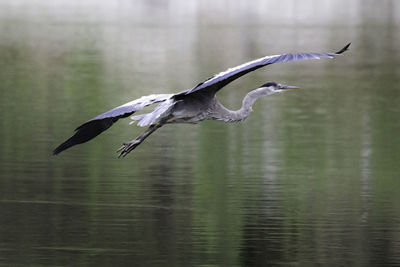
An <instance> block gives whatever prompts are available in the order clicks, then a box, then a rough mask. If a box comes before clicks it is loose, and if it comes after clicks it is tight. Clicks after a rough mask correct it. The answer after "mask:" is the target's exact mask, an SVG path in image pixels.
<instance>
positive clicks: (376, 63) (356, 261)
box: [0, 1, 400, 266]
mask: <svg viewBox="0 0 400 267" xmlns="http://www.w3.org/2000/svg"><path fill="white" fill-rule="evenodd" d="M389 2H390V1H389ZM3 5H4V4H3ZM3 7H4V6H3ZM30 8H32V9H29V8H28V9H27V10H37V9H35V8H34V7H30ZM70 8H72V7H70ZM142 8H143V7H142ZM127 9H128V10H129V8H127ZM2 10H5V9H4V8H3V9H2ZM10 10H11V11H14V12H16V13H13V12H10V13H9V14H8V15H7V13H4V11H2V13H0V14H1V16H0V21H1V23H0V25H1V26H0V80H1V81H2V82H1V83H0V114H1V120H0V121H1V122H0V125H1V127H0V145H1V150H0V170H1V176H0V193H1V198H0V212H1V214H2V216H1V219H0V225H1V227H0V239H1V243H0V251H1V253H0V254H1V256H0V265H1V264H3V265H10V264H14V263H15V264H14V265H29V264H37V265H50V266H54V265H58V266H71V265H94V264H96V265H104V266H107V265H108V266H109V265H111V264H116V263H120V264H119V265H129V264H130V263H132V262H135V263H141V264H142V265H144V264H146V265H163V264H164V265H165V264H167V263H169V264H170V265H173V266H177V265H181V266H192V265H214V266H215V265H229V266H237V265H243V266H250V265H256V264H264V265H266V264H269V263H275V264H281V265H289V264H298V265H302V266H310V265H313V264H320V265H327V266H332V265H354V266H373V265H376V264H378V263H379V264H382V265H385V264H396V263H399V258H398V251H399V249H400V238H399V232H400V229H399V224H398V221H399V218H400V210H399V209H398V203H400V199H399V196H398V194H397V188H399V179H398V174H399V173H400V167H399V165H398V162H399V157H400V156H399V155H400V153H399V151H400V147H399V146H400V145H399V144H400V140H399V138H400V137H399V136H400V135H399V133H400V123H399V120H398V118H399V115H400V114H399V113H400V108H399V105H398V103H399V100H400V93H399V88H398V84H399V81H400V74H399V68H398V66H399V64H398V63H399V58H398V47H397V46H398V45H397V43H396V40H398V37H399V34H398V33H399V31H398V26H397V24H396V17H394V18H393V17H392V19H391V20H393V21H394V22H387V21H383V22H382V21H381V22H379V23H378V22H375V23H371V21H367V22H365V23H364V22H360V24H357V23H358V22H357V21H356V22H354V21H353V20H351V21H350V22H349V23H350V24H349V25H348V26H346V27H345V26H343V25H342V24H335V23H333V24H332V25H331V24H329V23H328V24H323V26H321V25H319V26H318V25H317V26H313V25H311V26H310V25H301V24H300V25H297V23H296V25H287V24H285V25H275V26H274V25H272V26H271V25H270V24H269V23H267V22H265V21H264V22H263V20H261V19H262V18H263V17H258V18H259V19H260V21H259V22H258V23H255V22H254V21H250V22H249V23H243V24H240V26H238V25H237V24H235V23H237V22H235V20H232V21H231V23H230V24H226V23H225V24H218V23H217V22H215V23H214V24H213V23H211V24H210V25H208V24H204V25H197V24H196V23H195V22H192V23H187V22H179V21H172V22H171V21H169V23H167V24H163V23H161V22H160V21H158V22H157V20H155V21H153V22H151V23H149V22H148V21H147V20H146V18H143V20H146V21H147V24H146V23H144V24H143V23H136V22H135V21H132V20H122V21H119V20H118V19H117V20H113V19H115V18H113V17H112V15H110V14H109V15H110V17H109V18H110V20H108V21H107V20H104V19H101V18H103V17H102V16H100V18H97V17H88V18H82V17H79V18H77V17H76V16H74V15H71V16H72V18H70V17H68V18H66V17H62V15H60V16H61V17H60V18H59V20H58V23H54V22H57V20H56V19H55V18H54V17H53V16H52V15H49V14H50V13H51V12H50V13H49V14H47V13H46V9H44V11H43V12H44V13H46V14H47V17H46V16H43V17H42V16H39V17H37V16H35V15H34V14H33V13H32V14H31V13H24V11H21V10H19V11H18V12H22V13H18V12H17V11H15V10H16V9H13V8H11V9H10ZM66 10H69V9H68V8H67V9H66ZM77 10H80V9H79V8H78V9H77ZM144 10H145V8H144V9H143V10H142V12H144V13H145V12H146V11H144ZM161 10H162V9H161ZM368 10H369V9H368ZM38 12H39V11H38ZM121 12H122V11H121ZM132 12H133V11H132ZM254 12H255V11H254ZM368 12H370V11H368ZM152 13H154V14H158V13H157V12H152ZM183 13H184V12H183ZM183 13H182V14H183ZM18 14H19V15H18ZM39 14H40V12H39ZM107 14H108V13H107ZM160 14H164V13H163V12H162V11H160ZM368 14H369V13H368ZM64 16H65V14H64ZM160 16H161V15H160ZM182 16H183V17H184V18H185V19H187V17H185V16H184V15H182ZM171 17H173V16H171ZM255 17H257V16H255ZM96 19H97V20H96ZM120 19H121V18H120ZM164 19H165V18H164ZM363 19H365V18H361V19H360V20H363ZM91 20H92V21H91ZM93 21H96V23H94V22H93ZM161 21H162V19H161ZM371 24H372V26H371ZM365 25H370V26H368V27H367V26H365ZM266 32H273V33H279V34H276V38H275V39H274V40H270V39H268V38H265V33H266ZM16 33H18V34H19V35H16ZM311 33H312V35H313V36H314V35H315V36H320V37H321V38H316V39H320V40H312V41H313V42H311V41H310V38H309V36H310V34H311ZM182 36H184V37H185V38H183V37H182ZM293 36H294V37H293ZM289 37H290V40H292V42H290V43H288V42H287V40H288V38H289ZM349 39H350V40H351V41H353V47H352V49H351V51H349V53H348V54H347V55H346V56H343V57H340V58H337V59H335V60H332V61H328V60H326V61H322V60H321V61H317V62H304V63H294V64H292V65H290V64H286V65H285V64H282V65H279V66H276V67H275V66H271V67H270V68H269V69H268V70H262V71H261V70H260V71H258V72H257V73H254V74H249V75H248V77H246V78H243V79H241V80H240V81H238V82H237V83H234V84H232V86H230V87H229V88H226V89H225V90H223V91H222V92H221V94H220V96H221V99H222V102H223V103H224V104H226V105H227V106H229V107H232V108H235V107H238V105H240V99H241V98H242V97H243V95H244V94H245V93H246V92H247V91H248V90H250V89H252V88H255V87H256V86H258V85H260V84H262V83H264V82H265V81H267V80H276V81H278V82H284V83H287V84H293V85H298V86H300V87H302V88H303V89H301V90H299V91H297V92H295V93H290V94H289V93H288V94H282V95H278V96H273V97H271V98H268V99H263V100H259V101H258V102H257V103H256V105H255V107H254V112H253V114H252V115H251V117H250V118H249V119H248V120H246V121H245V122H243V123H240V124H223V123H220V122H204V123H203V124H200V125H169V126H166V127H163V128H162V129H160V130H159V131H158V132H156V133H155V134H154V135H152V136H151V137H150V138H149V139H148V140H147V141H146V142H145V143H144V144H143V145H141V146H140V147H139V148H138V149H137V150H136V151H135V152H134V153H132V154H131V155H129V157H128V158H126V159H124V160H117V159H116V155H115V154H114V151H115V150H116V149H117V148H118V146H119V145H120V144H121V143H122V142H123V141H127V140H129V139H131V138H133V137H135V136H136V135H138V134H139V133H140V132H141V131H142V130H143V129H138V127H133V126H129V125H128V121H127V120H124V121H121V122H119V123H118V124H116V125H115V126H113V127H112V128H110V129H109V130H108V131H107V132H106V133H104V134H102V135H101V136H99V137H97V138H96V139H95V140H93V142H90V143H88V144H84V145H81V146H77V147H76V148H72V149H71V150H69V151H66V152H65V153H63V154H61V155H59V156H57V157H53V156H52V155H51V151H52V149H53V148H54V147H55V146H56V145H58V144H59V143H60V142H61V141H63V140H64V139H65V138H67V137H68V136H69V135H70V134H72V133H73V129H74V128H75V127H76V126H78V125H79V124H80V123H83V122H84V121H86V120H87V119H90V118H91V117H93V116H96V115H97V114H99V113H101V112H103V111H105V110H107V109H109V108H112V107H114V106H116V105H119V104H121V103H123V102H124V101H125V102H126V101H129V100H131V99H134V98H136V97H139V96H141V95H144V94H150V93H165V92H178V91H180V90H183V89H185V88H187V87H190V86H193V85H194V84H196V83H197V82H200V81H201V80H202V79H204V78H205V77H208V76H209V75H211V74H213V73H214V72H218V71H221V70H224V69H225V68H227V67H230V66H234V65H235V64H238V63H242V62H244V61H246V60H249V59H252V58H254V57H258V56H262V55H265V54H268V53H270V52H271V51H272V52H271V53H276V52H283V51H286V48H287V50H289V51H295V50H300V49H302V48H304V47H308V46H310V50H311V49H316V51H324V50H327V51H329V50H330V49H336V48H337V46H341V45H342V43H343V42H347V40H349ZM314 41H315V42H314ZM325 41H326V42H327V43H324V42H325ZM3 252H5V253H3Z"/></svg>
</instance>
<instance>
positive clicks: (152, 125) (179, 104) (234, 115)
mask: <svg viewBox="0 0 400 267" xmlns="http://www.w3.org/2000/svg"><path fill="white" fill-rule="evenodd" d="M349 46H350V44H347V45H346V46H345V47H343V48H342V49H341V50H339V51H338V52H336V53H295V54H283V55H275V56H267V57H263V58H260V59H256V60H253V61H250V62H247V63H244V64H242V65H239V66H237V67H234V68H230V69H228V70H226V71H223V72H221V73H219V74H216V75H214V76H213V77H211V78H209V79H207V80H205V81H204V82H202V83H200V84H198V85H197V86H195V87H194V88H192V89H188V90H185V91H182V92H180V93H177V94H153V95H149V96H143V97H141V98H139V99H136V100H133V101H131V102H128V103H126V104H123V105H121V106H119V107H116V108H114V109H111V110H109V111H107V112H105V113H103V114H100V115H98V116H96V117H94V118H93V119H91V120H89V121H87V122H85V123H84V124H82V125H81V126H79V127H78V128H77V129H76V132H75V134H74V135H73V136H72V137H70V138H69V139H68V140H66V141H65V142H64V143H62V144H61V145H59V146H58V147H57V148H56V149H55V150H54V151H53V154H55V155H56V154H58V153H60V152H61V151H63V150H65V149H67V148H69V147H71V146H74V145H76V144H80V143H84V142H87V141H89V140H91V139H93V138H94V137H96V136H97V135H99V134H100V133H102V132H103V131H105V130H107V129H108V128H109V127H111V126H112V125H113V123H115V122H116V121H117V120H118V119H120V118H125V117H128V116H130V115H132V114H133V113H135V112H136V111H138V110H141V109H143V108H144V107H146V106H148V105H152V104H156V103H158V105H157V106H156V108H155V109H154V110H153V111H152V112H150V113H147V114H141V115H135V116H132V117H131V118H132V120H133V122H137V123H138V126H141V127H144V126H149V128H148V129H147V131H146V132H145V133H144V134H142V135H140V136H139V137H137V138H135V139H134V140H132V141H130V142H127V143H124V145H123V146H122V147H121V148H120V149H119V150H118V151H119V152H120V154H119V156H126V155H127V154H128V153H129V152H130V151H132V150H133V149H134V148H136V147H137V146H138V145H139V144H140V143H141V142H143V140H144V139H146V138H147V137H148V136H149V135H150V134H151V133H153V132H154V131H155V130H157V129H158V128H160V127H161V126H163V125H164V124H167V123H198V122H200V121H203V120H221V121H224V122H235V121H241V120H243V119H245V118H247V117H248V116H249V114H250V112H251V111H252V108H251V107H252V105H253V103H254V102H255V101H256V100H257V99H258V98H260V97H262V96H267V95H270V94H273V93H277V92H281V91H283V90H286V89H291V88H296V87H293V86H283V85H280V84H277V83H275V82H270V83H267V84H264V85H262V86H261V87H259V88H257V89H255V90H253V91H251V92H249V93H248V94H247V95H246V96H245V97H244V99H243V103H242V107H241V108H240V109H239V110H237V111H231V110H229V109H227V108H225V107H224V106H223V105H222V104H221V103H219V101H218V100H217V98H216V97H215V94H216V93H217V92H218V91H219V90H220V89H221V88H223V87H224V86H226V85H227V84H229V83H230V82H232V81H234V80H235V79H237V78H239V77H241V76H243V75H245V74H246V73H249V72H251V71H254V70H256V69H258V68H261V67H264V66H267V65H270V64H273V63H278V62H290V61H298V60H308V59H319V58H322V57H324V58H332V57H334V56H336V55H339V54H341V53H343V52H344V51H346V50H348V47H349Z"/></svg>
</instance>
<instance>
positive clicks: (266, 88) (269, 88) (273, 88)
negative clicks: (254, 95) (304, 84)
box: [259, 82, 299, 95]
mask: <svg viewBox="0 0 400 267" xmlns="http://www.w3.org/2000/svg"><path fill="white" fill-rule="evenodd" d="M298 88H299V87H297V86H291V85H284V84H279V83H276V82H267V83H265V84H263V85H261V86H260V88H259V89H260V90H262V91H263V92H264V94H265V95H271V94H275V93H280V92H285V91H288V90H290V89H298Z"/></svg>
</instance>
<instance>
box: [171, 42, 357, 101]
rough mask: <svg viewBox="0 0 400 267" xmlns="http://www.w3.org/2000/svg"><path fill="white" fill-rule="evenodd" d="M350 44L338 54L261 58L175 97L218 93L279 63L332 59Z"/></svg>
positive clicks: (343, 50) (347, 46)
mask: <svg viewBox="0 0 400 267" xmlns="http://www.w3.org/2000/svg"><path fill="white" fill-rule="evenodd" d="M349 46H350V43H349V44H347V45H346V46H345V47H343V48H342V49H341V50H339V51H337V52H336V53H295V54H283V55H274V56H266V57H263V58H259V59H256V60H253V61H250V62H247V63H244V64H242V65H239V66H237V67H234V68H230V69H227V70H226V71H223V72H221V73H219V74H216V75H214V76H213V77H211V78H209V79H207V80H205V81H204V82H202V83H200V84H198V85H197V86H196V87H194V88H192V89H189V90H185V91H183V92H180V93H178V94H176V95H175V97H179V96H183V95H188V94H191V93H194V92H197V91H199V90H207V91H212V92H214V93H215V92H217V91H218V90H220V89H221V88H222V87H224V86H225V85H227V84H228V83H230V82H232V81H234V80H236V79H237V78H239V77H241V76H243V75H245V74H246V73H249V72H251V71H254V70H256V69H258V68H261V67H264V66H267V65H270V64H273V63H279V62H290V61H297V60H307V59H320V58H321V57H326V58H332V57H334V56H336V55H339V54H341V53H343V52H345V51H346V50H348V48H349Z"/></svg>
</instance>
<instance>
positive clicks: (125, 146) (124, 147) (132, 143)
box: [117, 124, 162, 158]
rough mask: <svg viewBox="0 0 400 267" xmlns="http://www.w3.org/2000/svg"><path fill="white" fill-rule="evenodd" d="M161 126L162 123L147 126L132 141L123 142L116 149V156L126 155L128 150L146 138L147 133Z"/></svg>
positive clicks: (149, 133)
mask: <svg viewBox="0 0 400 267" xmlns="http://www.w3.org/2000/svg"><path fill="white" fill-rule="evenodd" d="M161 126H162V124H156V125H152V126H150V127H149V128H147V130H146V131H145V132H144V133H143V134H141V135H140V136H138V137H136V138H135V139H133V140H132V141H129V142H125V143H124V144H123V145H122V146H121V147H120V148H119V149H118V150H117V153H119V155H118V158H120V157H125V156H126V155H128V153H129V152H131V151H132V150H134V149H135V148H136V147H137V146H138V145H140V144H141V143H142V142H143V141H144V139H146V138H147V137H148V136H149V135H151V134H152V133H153V132H154V131H155V130H157V129H158V128H160V127H161Z"/></svg>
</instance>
